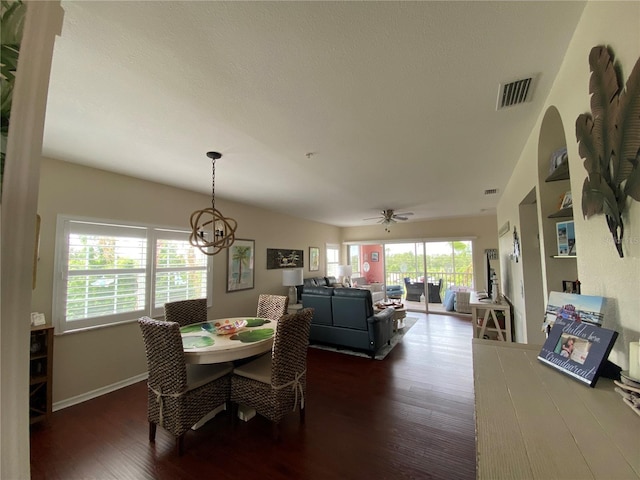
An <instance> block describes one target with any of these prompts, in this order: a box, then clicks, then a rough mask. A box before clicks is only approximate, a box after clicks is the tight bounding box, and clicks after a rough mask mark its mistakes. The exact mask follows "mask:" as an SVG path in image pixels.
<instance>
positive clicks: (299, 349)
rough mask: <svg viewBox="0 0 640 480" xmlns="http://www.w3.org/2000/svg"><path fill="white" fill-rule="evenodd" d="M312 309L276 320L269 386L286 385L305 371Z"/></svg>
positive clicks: (305, 309) (304, 309)
mask: <svg viewBox="0 0 640 480" xmlns="http://www.w3.org/2000/svg"><path fill="white" fill-rule="evenodd" d="M312 317H313V309H312V308H303V309H302V310H300V311H299V312H298V313H295V314H292V315H285V316H283V317H282V318H280V320H278V327H277V329H276V335H275V338H274V340H273V350H272V352H271V385H286V384H288V383H289V382H293V381H294V380H296V376H298V378H300V377H301V376H302V374H303V372H304V371H305V370H306V369H307V348H308V347H309V330H310V328H311V318H312Z"/></svg>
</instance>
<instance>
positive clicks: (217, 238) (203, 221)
mask: <svg viewBox="0 0 640 480" xmlns="http://www.w3.org/2000/svg"><path fill="white" fill-rule="evenodd" d="M207 157H209V158H210V159H211V208H204V209H202V210H196V211H195V212H193V213H192V214H191V234H190V235H189V243H191V245H193V246H194V247H197V248H198V249H199V250H200V251H201V252H202V253H204V254H205V255H215V254H216V253H218V252H220V251H222V250H223V249H225V248H229V247H230V246H231V245H233V242H235V240H236V235H235V234H236V228H238V223H237V222H236V221H235V220H234V219H233V218H231V217H225V216H224V215H222V213H220V211H219V210H216V160H218V159H219V158H221V157H222V154H221V153H218V152H207Z"/></svg>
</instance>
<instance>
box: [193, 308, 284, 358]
mask: <svg viewBox="0 0 640 480" xmlns="http://www.w3.org/2000/svg"><path fill="white" fill-rule="evenodd" d="M277 325H278V322H277V321H276V320H270V319H268V318H259V317H228V318H220V319H215V320H207V321H206V322H200V323H194V324H191V325H186V326H184V327H181V328H180V335H181V336H182V346H183V349H184V356H185V361H186V363H188V364H207V363H223V362H229V361H233V360H240V359H243V358H249V357H253V356H254V355H260V354H262V353H265V352H268V351H270V350H271V347H272V346H273V338H274V335H275V332H276V328H277Z"/></svg>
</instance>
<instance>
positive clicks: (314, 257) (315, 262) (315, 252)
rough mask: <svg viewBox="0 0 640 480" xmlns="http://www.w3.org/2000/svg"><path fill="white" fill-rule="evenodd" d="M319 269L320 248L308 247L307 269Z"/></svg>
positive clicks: (311, 270) (312, 270) (314, 270)
mask: <svg viewBox="0 0 640 480" xmlns="http://www.w3.org/2000/svg"><path fill="white" fill-rule="evenodd" d="M318 270H320V248H318V247H309V271H310V272H317V271H318Z"/></svg>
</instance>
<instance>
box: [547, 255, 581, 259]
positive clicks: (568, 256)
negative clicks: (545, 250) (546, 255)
mask: <svg viewBox="0 0 640 480" xmlns="http://www.w3.org/2000/svg"><path fill="white" fill-rule="evenodd" d="M551 258H578V256H577V255H552V256H551Z"/></svg>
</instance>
